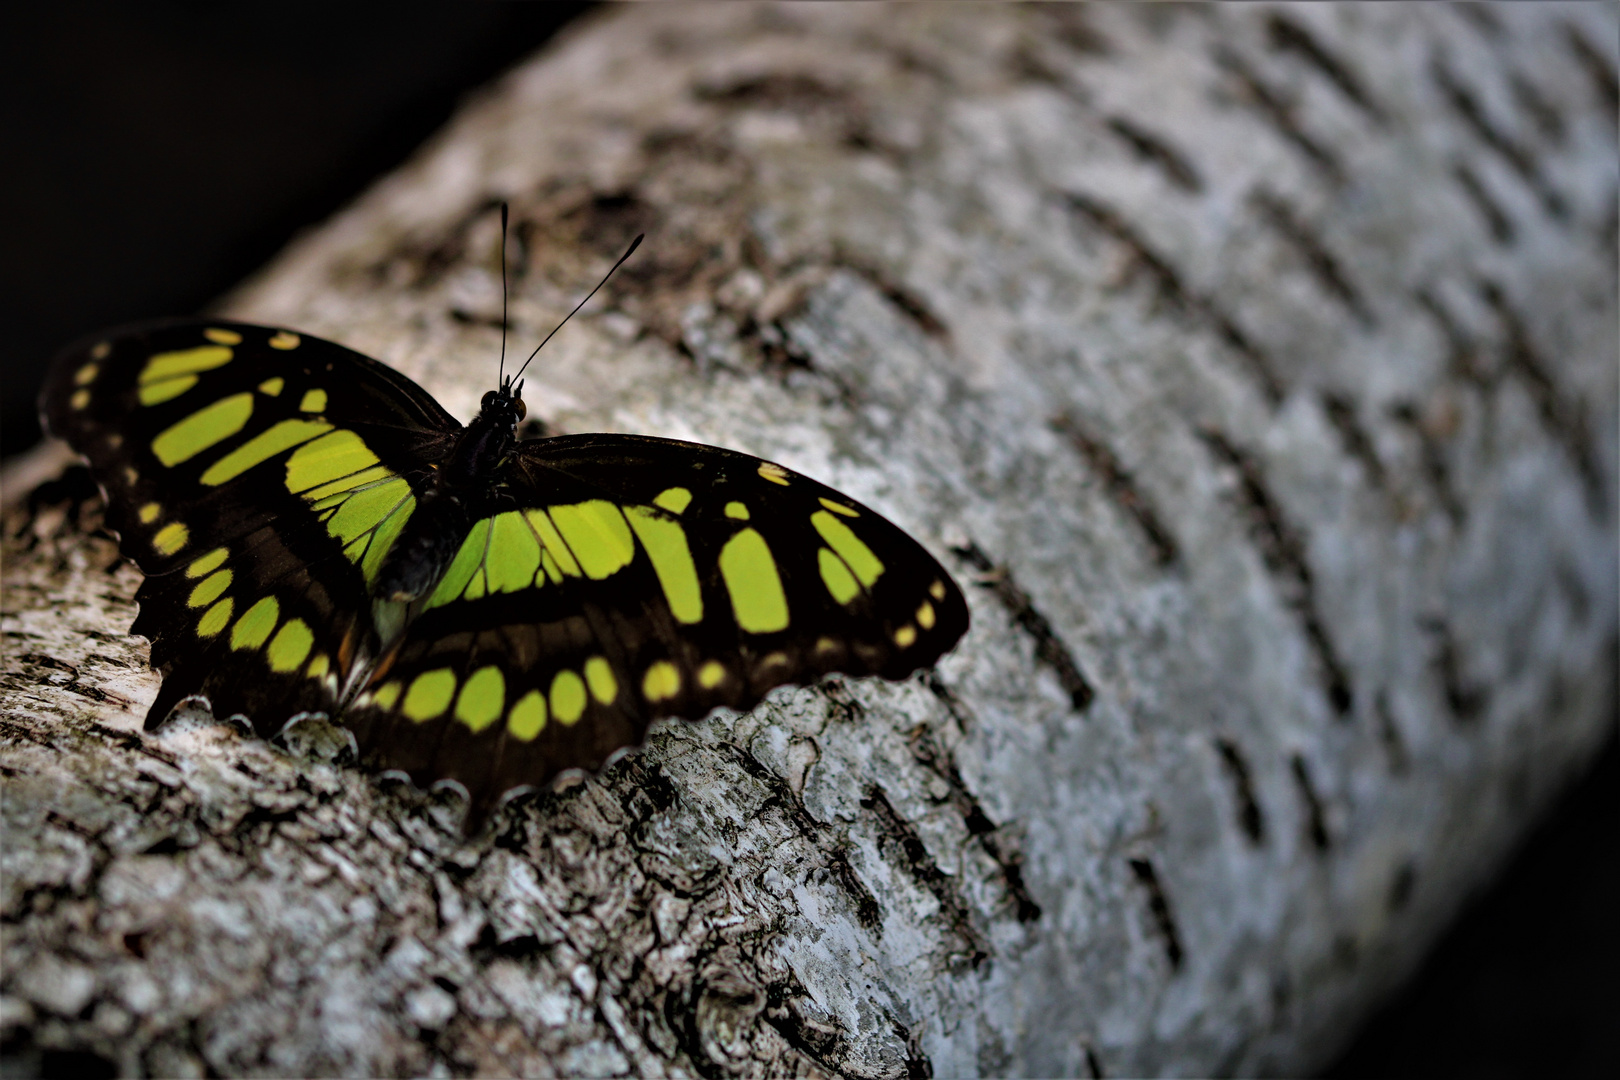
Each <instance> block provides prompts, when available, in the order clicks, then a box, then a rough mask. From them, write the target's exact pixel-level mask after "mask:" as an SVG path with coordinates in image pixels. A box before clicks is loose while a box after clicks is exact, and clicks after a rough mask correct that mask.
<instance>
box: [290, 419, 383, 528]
mask: <svg viewBox="0 0 1620 1080" xmlns="http://www.w3.org/2000/svg"><path fill="white" fill-rule="evenodd" d="M306 422H307V423H317V422H318V421H313V420H312V421H306ZM393 475H394V474H393V473H392V472H390V471H389V470H388V469H387V468H386V467H385V466H382V465H373V466H372V467H371V468H369V469H361V470H360V471H359V472H357V473H350V474H349V475H348V476H344V477H340V478H339V479H337V480H333V481H332V482H331V483H330V484H322V485H321V486H320V487H318V488H315V489H314V490H313V491H306V492H304V498H306V499H308V500H309V505H311V506H313V507H314V508H315V509H317V510H330V509H331V508H332V507H334V506H337V505H338V504H340V503H342V502H343V500H344V499H346V498H348V496H349V492H351V491H353V490H354V489H355V488H358V487H365V486H366V485H368V484H375V483H377V482H378V481H379V480H387V479H388V478H389V477H391V476H393Z"/></svg>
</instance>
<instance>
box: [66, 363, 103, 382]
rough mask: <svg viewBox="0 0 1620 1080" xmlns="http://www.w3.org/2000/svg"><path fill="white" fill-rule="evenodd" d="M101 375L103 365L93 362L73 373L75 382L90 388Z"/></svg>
mask: <svg viewBox="0 0 1620 1080" xmlns="http://www.w3.org/2000/svg"><path fill="white" fill-rule="evenodd" d="M100 374H101V365H100V364H97V363H96V362H95V361H91V362H90V363H88V364H86V365H84V366H83V367H82V368H80V369H79V370H78V371H75V372H74V373H73V382H74V384H75V385H78V386H89V385H90V384H91V383H93V382H95V381H96V376H97V375H100Z"/></svg>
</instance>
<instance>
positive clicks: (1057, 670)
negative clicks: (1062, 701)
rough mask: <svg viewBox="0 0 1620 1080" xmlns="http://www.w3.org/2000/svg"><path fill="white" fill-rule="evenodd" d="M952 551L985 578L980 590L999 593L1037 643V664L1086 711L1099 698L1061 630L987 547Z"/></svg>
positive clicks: (971, 546) (971, 544)
mask: <svg viewBox="0 0 1620 1080" xmlns="http://www.w3.org/2000/svg"><path fill="white" fill-rule="evenodd" d="M951 551H952V552H954V553H955V554H956V555H957V556H959V557H960V558H961V559H962V560H963V561H964V562H966V563H967V564H968V565H969V566H972V567H973V568H974V569H975V570H978V571H979V572H980V573H981V574H983V575H984V578H983V580H981V581H979V582H978V584H979V585H980V587H982V588H986V589H989V590H990V591H991V592H993V593H995V595H996V599H997V600H1000V601H1001V604H1002V606H1003V607H1005V608H1006V609H1007V612H1008V614H1010V615H1011V616H1012V617H1013V621H1014V622H1015V623H1017V624H1018V626H1019V628H1020V629H1022V630H1023V631H1024V633H1026V634H1028V635H1029V636H1030V638H1031V639H1033V640H1034V642H1035V659H1036V661H1037V662H1039V663H1042V664H1045V665H1046V666H1047V667H1048V668H1050V669H1051V670H1052V672H1053V674H1055V675H1056V676H1057V678H1058V682H1059V683H1060V684H1061V685H1062V687H1063V689H1064V690H1066V691H1067V692H1068V694H1069V704H1070V705H1072V706H1073V707H1074V710H1075V711H1076V712H1084V711H1085V709H1086V707H1087V706H1089V705H1090V704H1091V699H1092V698H1093V697H1095V696H1096V694H1095V692H1094V691H1093V690H1092V688H1091V682H1090V680H1088V679H1087V678H1086V677H1085V675H1084V674H1083V673H1082V672H1081V671H1080V665H1079V664H1077V663H1076V662H1075V659H1074V654H1073V653H1072V652H1070V651H1069V647H1068V646H1067V645H1066V644H1064V642H1063V639H1062V638H1060V637H1058V634H1057V631H1056V630H1054V629H1052V624H1051V622H1050V621H1048V619H1047V618H1046V616H1045V615H1042V614H1041V613H1040V612H1039V611H1037V610H1036V609H1035V604H1034V602H1033V601H1031V600H1030V598H1029V593H1027V592H1025V591H1024V590H1023V589H1022V588H1021V587H1019V585H1018V582H1017V581H1015V580H1014V579H1013V576H1012V571H1011V570H1010V569H1008V568H1007V567H1006V566H1000V565H997V564H996V563H995V562H994V561H993V560H992V559H991V558H990V556H989V555H986V554H985V552H984V549H983V548H981V547H979V545H978V544H976V543H974V542H973V541H971V540H970V541H968V543H967V545H966V546H965V547H955V548H952V549H951Z"/></svg>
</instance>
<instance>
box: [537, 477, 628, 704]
mask: <svg viewBox="0 0 1620 1080" xmlns="http://www.w3.org/2000/svg"><path fill="white" fill-rule="evenodd" d="M547 509H548V510H549V511H550V512H551V520H552V521H553V522H554V523H555V524H556V526H557V531H558V532H560V533H562V538H563V540H564V542H566V543H567V545H568V549H569V550H570V551H572V552H573V554H574V558H575V559H576V560H578V562H579V565H580V568H581V569H582V570H584V571H585V576H586V577H588V578H590V579H591V580H593V581H601V580H602V579H603V578H606V577H609V576H611V575H613V574H616V573H618V572H619V571H620V570H622V569H624V568H625V567H626V566H628V565H630V560H631V559H633V558H635V555H636V544H635V541H634V540H632V539H631V538H630V525H629V523H628V522H626V521H625V520H624V515H623V514H622V513H620V512H619V508H618V507H617V506H615V505H613V504H612V503H610V502H608V501H607V500H605V499H590V500H588V501H586V502H582V503H573V504H570V505H567V506H552V507H548V508H547ZM556 711H557V710H556V709H553V710H552V712H556ZM558 719H559V720H560V719H562V718H561V717H560V716H559V717H558Z"/></svg>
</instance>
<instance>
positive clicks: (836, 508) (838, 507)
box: [816, 498, 861, 517]
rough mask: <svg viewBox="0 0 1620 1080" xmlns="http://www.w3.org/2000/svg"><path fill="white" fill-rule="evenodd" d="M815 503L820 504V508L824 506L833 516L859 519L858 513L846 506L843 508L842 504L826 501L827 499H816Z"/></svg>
mask: <svg viewBox="0 0 1620 1080" xmlns="http://www.w3.org/2000/svg"><path fill="white" fill-rule="evenodd" d="M816 501H817V502H819V503H821V505H822V506H825V507H826V508H827V509H829V510H831V511H832V512H833V513H835V514H842V515H844V516H845V517H860V516H861V514H860V511H858V510H855V509H852V508H850V507H848V506H845V505H844V504H843V503H835V502H833V501H832V500H831V499H827V498H821V499H818V500H816Z"/></svg>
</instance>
